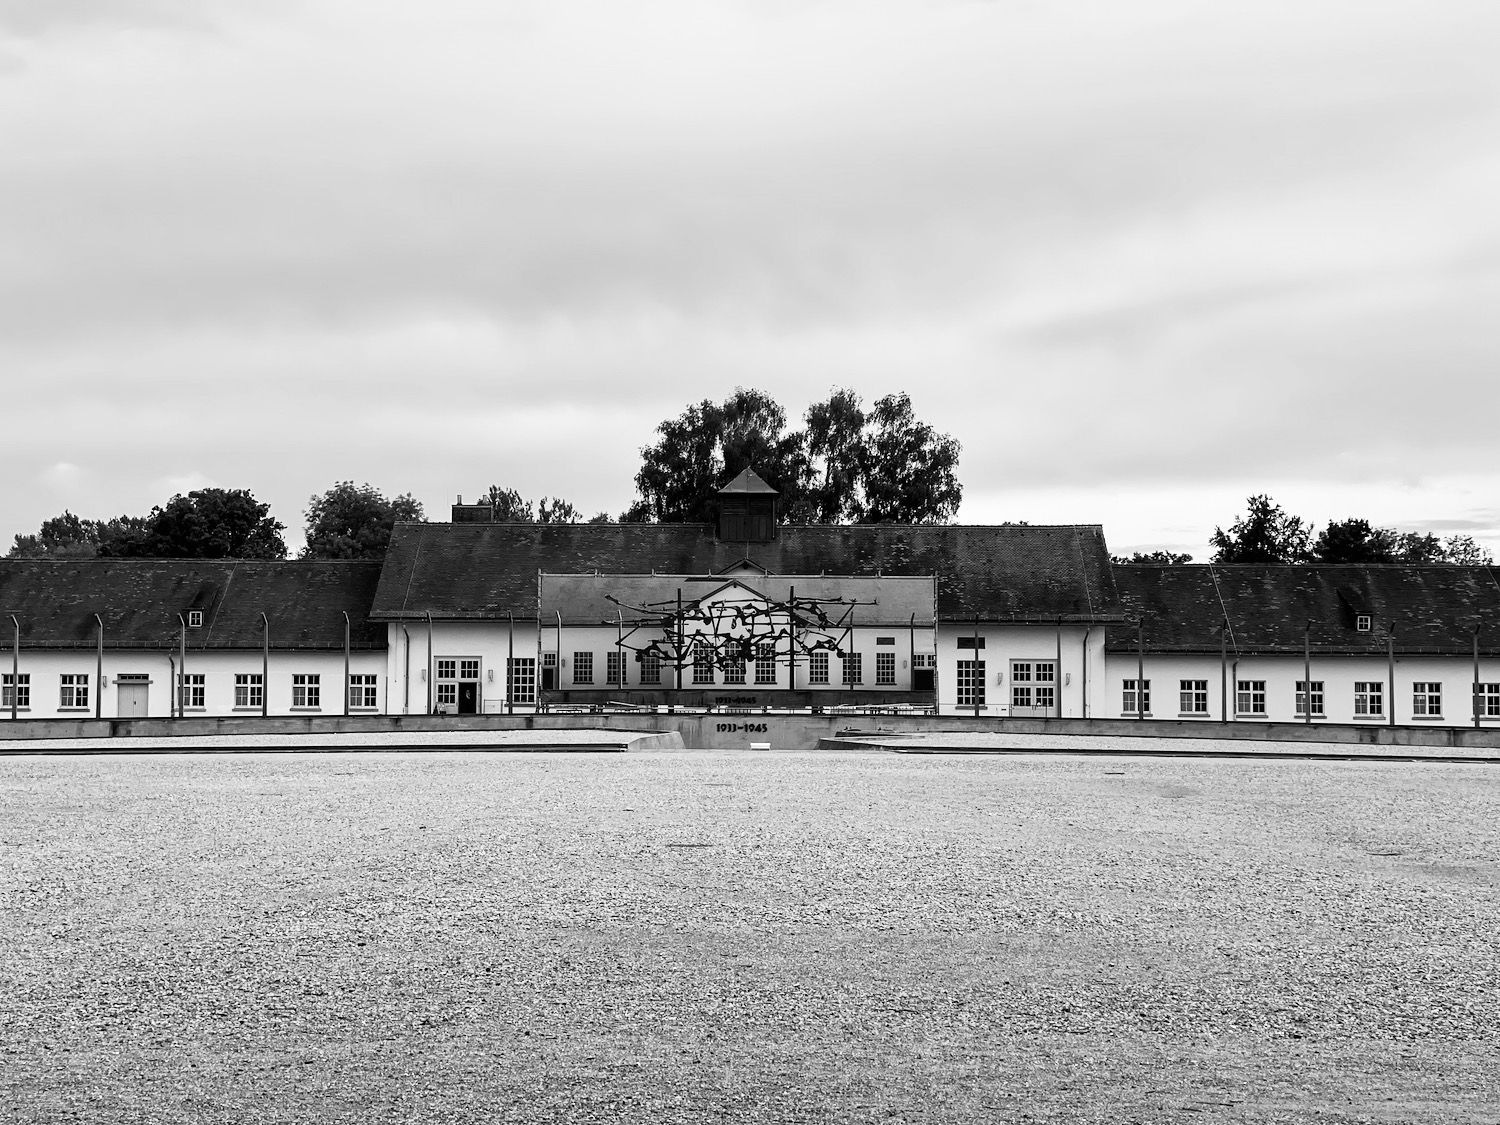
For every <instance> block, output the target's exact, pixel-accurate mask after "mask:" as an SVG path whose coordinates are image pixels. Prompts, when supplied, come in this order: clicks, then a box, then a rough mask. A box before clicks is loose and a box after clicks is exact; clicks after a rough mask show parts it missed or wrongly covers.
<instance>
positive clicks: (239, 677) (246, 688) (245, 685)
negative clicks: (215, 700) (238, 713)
mask: <svg viewBox="0 0 1500 1125" xmlns="http://www.w3.org/2000/svg"><path fill="white" fill-rule="evenodd" d="M265 693H266V689H265V684H264V683H262V682H261V674H260V673H259V672H239V673H236V674H235V677H234V705H235V706H236V707H259V706H260V705H261V704H262V703H263V702H265V698H266V694H265Z"/></svg>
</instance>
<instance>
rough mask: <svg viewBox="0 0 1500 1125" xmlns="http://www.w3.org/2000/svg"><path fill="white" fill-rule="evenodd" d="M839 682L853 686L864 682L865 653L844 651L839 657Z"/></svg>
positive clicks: (846, 685)
mask: <svg viewBox="0 0 1500 1125" xmlns="http://www.w3.org/2000/svg"><path fill="white" fill-rule="evenodd" d="M839 665H840V667H839V683H840V684H842V685H844V686H845V687H853V686H855V685H856V684H862V683H864V682H865V654H864V653H862V652H846V653H844V654H843V655H842V656H840V657H839Z"/></svg>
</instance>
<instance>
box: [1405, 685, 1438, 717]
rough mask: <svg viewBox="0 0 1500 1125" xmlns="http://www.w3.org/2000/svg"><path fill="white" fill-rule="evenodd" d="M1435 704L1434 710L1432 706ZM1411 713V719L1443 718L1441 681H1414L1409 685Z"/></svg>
mask: <svg viewBox="0 0 1500 1125" xmlns="http://www.w3.org/2000/svg"><path fill="white" fill-rule="evenodd" d="M1434 704H1436V710H1434V709H1433V705H1434ZM1411 713H1412V717H1413V718H1420V719H1441V718H1442V717H1443V681H1442V680H1416V681H1414V682H1413V683H1412V685H1411Z"/></svg>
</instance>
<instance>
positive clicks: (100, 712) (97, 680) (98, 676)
mask: <svg viewBox="0 0 1500 1125" xmlns="http://www.w3.org/2000/svg"><path fill="white" fill-rule="evenodd" d="M94 620H95V621H97V622H98V623H99V654H98V657H97V658H96V660H95V662H94V668H95V674H94V718H96V719H102V718H103V717H104V619H103V618H101V617H100V616H99V615H98V614H97V613H96V614H94ZM1474 667H1475V669H1476V670H1475V672H1474V679H1475V680H1476V681H1477V680H1478V679H1479V672H1478V668H1479V633H1478V632H1477V631H1476V632H1475V634H1474ZM1475 690H1476V691H1477V690H1478V689H1477V688H1476V689H1475ZM1476 698H1477V696H1476ZM1475 714H1476V715H1477V714H1478V712H1477V711H1476V712H1475ZM1475 725H1476V726H1477V725H1478V720H1477V719H1476V720H1475Z"/></svg>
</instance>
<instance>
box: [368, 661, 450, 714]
mask: <svg viewBox="0 0 1500 1125" xmlns="http://www.w3.org/2000/svg"><path fill="white" fill-rule="evenodd" d="M476 671H477V670H476ZM379 706H380V689H379V687H378V686H377V683H376V679H375V677H374V676H373V675H366V674H365V673H356V674H354V675H351V676H350V677H349V709H350V710H351V711H353V710H364V711H373V710H375V709H376V708H377V707H379Z"/></svg>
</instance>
